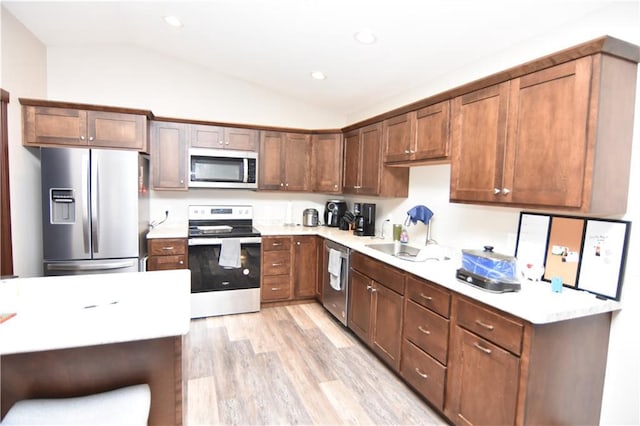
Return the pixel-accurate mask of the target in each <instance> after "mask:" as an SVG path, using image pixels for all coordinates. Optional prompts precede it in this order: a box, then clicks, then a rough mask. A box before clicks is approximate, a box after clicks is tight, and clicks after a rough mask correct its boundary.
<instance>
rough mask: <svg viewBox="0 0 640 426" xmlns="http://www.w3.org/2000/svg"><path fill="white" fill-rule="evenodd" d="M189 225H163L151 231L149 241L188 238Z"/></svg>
mask: <svg viewBox="0 0 640 426" xmlns="http://www.w3.org/2000/svg"><path fill="white" fill-rule="evenodd" d="M188 235H189V225H187V224H186V223H162V224H160V225H158V226H157V227H155V228H153V229H151V230H149V232H148V233H147V239H148V240H150V239H153V238H187V236H188Z"/></svg>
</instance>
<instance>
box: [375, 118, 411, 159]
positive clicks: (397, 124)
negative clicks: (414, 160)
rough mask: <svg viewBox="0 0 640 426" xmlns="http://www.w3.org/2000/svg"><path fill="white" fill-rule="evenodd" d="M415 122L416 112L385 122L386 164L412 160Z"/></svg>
mask: <svg viewBox="0 0 640 426" xmlns="http://www.w3.org/2000/svg"><path fill="white" fill-rule="evenodd" d="M415 120H416V115H415V112H410V113H407V114H403V115H400V116H397V117H393V118H389V119H387V120H384V124H383V129H382V134H383V136H382V138H383V145H384V162H385V163H393V162H396V161H407V160H410V159H411V154H412V152H411V151H412V149H413V147H412V143H413V134H414V126H415V123H416V121H415Z"/></svg>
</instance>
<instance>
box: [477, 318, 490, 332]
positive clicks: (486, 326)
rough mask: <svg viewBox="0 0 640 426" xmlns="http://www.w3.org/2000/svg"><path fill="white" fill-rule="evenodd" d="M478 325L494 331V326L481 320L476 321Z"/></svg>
mask: <svg viewBox="0 0 640 426" xmlns="http://www.w3.org/2000/svg"><path fill="white" fill-rule="evenodd" d="M476 324H478V325H479V326H480V327H482V328H486V329H487V330H489V331H493V326H492V325H491V324H487V323H484V322H482V321H480V320H476Z"/></svg>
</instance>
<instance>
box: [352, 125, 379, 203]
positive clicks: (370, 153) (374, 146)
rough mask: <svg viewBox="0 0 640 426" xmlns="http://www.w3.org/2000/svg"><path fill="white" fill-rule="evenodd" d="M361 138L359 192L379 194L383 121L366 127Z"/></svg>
mask: <svg viewBox="0 0 640 426" xmlns="http://www.w3.org/2000/svg"><path fill="white" fill-rule="evenodd" d="M360 138H361V140H362V142H361V144H360V157H359V158H360V173H359V182H360V183H359V185H358V188H357V193H358V194H363V195H378V193H379V191H380V169H381V168H382V123H376V124H372V125H371V126H367V127H364V128H363V129H362V131H361V134H360Z"/></svg>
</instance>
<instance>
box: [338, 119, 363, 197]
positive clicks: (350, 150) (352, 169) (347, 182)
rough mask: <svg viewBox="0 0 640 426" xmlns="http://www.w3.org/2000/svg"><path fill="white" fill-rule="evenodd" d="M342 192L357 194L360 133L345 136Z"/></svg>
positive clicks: (353, 132)
mask: <svg viewBox="0 0 640 426" xmlns="http://www.w3.org/2000/svg"><path fill="white" fill-rule="evenodd" d="M342 170H343V173H342V175H343V179H344V181H343V183H342V192H344V193H347V194H355V193H356V192H357V187H358V176H359V174H360V131H359V130H353V131H351V132H349V133H346V134H345V135H344V162H343V165H342Z"/></svg>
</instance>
